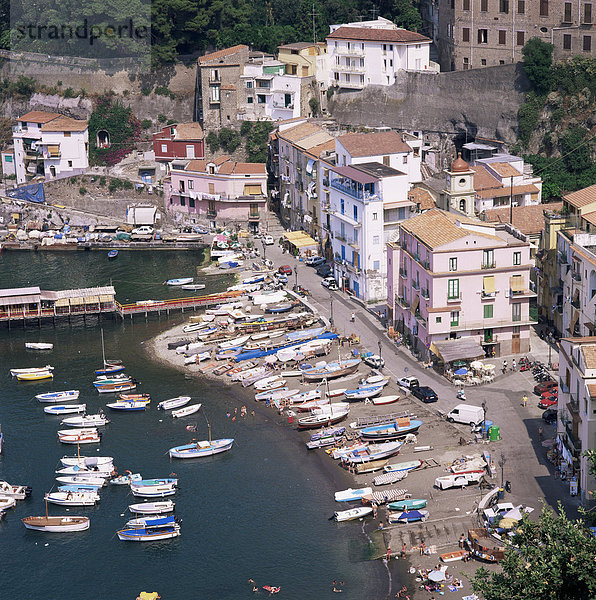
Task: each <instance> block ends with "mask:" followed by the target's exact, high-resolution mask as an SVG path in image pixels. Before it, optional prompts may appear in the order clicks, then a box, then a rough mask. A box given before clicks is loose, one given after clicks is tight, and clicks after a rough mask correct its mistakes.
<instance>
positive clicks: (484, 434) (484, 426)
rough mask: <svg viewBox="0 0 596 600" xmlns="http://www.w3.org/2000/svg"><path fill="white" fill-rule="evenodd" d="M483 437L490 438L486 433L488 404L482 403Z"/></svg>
mask: <svg viewBox="0 0 596 600" xmlns="http://www.w3.org/2000/svg"><path fill="white" fill-rule="evenodd" d="M481 406H482V437H483V438H484V437H488V436H487V431H486V402H485V401H484V400H483V401H482V404H481Z"/></svg>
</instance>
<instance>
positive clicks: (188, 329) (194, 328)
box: [182, 323, 207, 345]
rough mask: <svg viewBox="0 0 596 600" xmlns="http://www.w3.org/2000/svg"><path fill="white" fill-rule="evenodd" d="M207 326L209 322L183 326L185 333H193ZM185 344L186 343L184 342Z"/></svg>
mask: <svg viewBox="0 0 596 600" xmlns="http://www.w3.org/2000/svg"><path fill="white" fill-rule="evenodd" d="M206 326H207V323H190V324H189V325H185V326H184V327H183V328H182V331H183V332H184V333H193V331H199V330H200V329H203V328H204V327H206ZM183 345H184V344H183Z"/></svg>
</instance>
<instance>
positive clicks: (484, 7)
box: [480, 0, 488, 12]
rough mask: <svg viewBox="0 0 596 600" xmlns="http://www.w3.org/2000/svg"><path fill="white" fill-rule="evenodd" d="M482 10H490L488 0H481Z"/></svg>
mask: <svg viewBox="0 0 596 600" xmlns="http://www.w3.org/2000/svg"><path fill="white" fill-rule="evenodd" d="M480 10H481V12H488V0H480Z"/></svg>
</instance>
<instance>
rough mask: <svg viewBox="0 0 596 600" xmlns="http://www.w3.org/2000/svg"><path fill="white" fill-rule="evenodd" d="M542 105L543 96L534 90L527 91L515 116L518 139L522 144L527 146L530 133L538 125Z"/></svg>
mask: <svg viewBox="0 0 596 600" xmlns="http://www.w3.org/2000/svg"><path fill="white" fill-rule="evenodd" d="M543 107H544V97H543V96H539V95H537V94H536V93H535V92H528V94H527V95H526V101H525V102H524V103H523V104H522V105H521V106H520V107H519V111H518V113H517V117H518V120H519V139H520V141H521V143H522V144H523V145H524V146H527V145H528V143H529V142H530V138H531V137H532V133H534V130H535V129H536V125H538V120H539V118H540V111H541V110H542V108H543Z"/></svg>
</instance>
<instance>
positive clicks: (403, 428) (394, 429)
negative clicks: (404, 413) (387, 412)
mask: <svg viewBox="0 0 596 600" xmlns="http://www.w3.org/2000/svg"><path fill="white" fill-rule="evenodd" d="M421 425H422V421H420V420H418V419H410V418H407V417H406V418H403V419H397V420H395V421H393V422H391V423H385V424H383V425H373V426H372V427H364V428H362V429H361V430H360V436H361V437H363V438H366V439H370V440H394V439H397V438H401V437H405V436H406V435H408V433H416V432H417V431H418V429H420V426H421Z"/></svg>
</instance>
